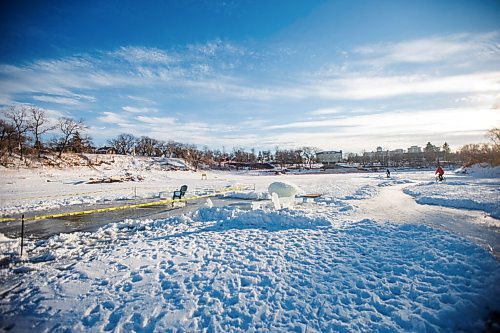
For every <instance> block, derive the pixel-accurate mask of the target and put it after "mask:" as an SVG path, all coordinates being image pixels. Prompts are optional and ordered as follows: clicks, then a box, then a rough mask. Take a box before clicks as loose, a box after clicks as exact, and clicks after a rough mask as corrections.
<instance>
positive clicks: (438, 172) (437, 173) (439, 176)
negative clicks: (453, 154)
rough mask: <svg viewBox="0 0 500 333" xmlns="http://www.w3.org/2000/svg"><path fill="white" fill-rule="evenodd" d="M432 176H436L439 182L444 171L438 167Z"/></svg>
mask: <svg viewBox="0 0 500 333" xmlns="http://www.w3.org/2000/svg"><path fill="white" fill-rule="evenodd" d="M434 174H435V175H438V179H439V181H443V175H444V170H443V168H441V166H440V165H438V167H437V169H436V172H435V173H434Z"/></svg>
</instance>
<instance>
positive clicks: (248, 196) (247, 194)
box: [223, 191, 270, 200]
mask: <svg viewBox="0 0 500 333" xmlns="http://www.w3.org/2000/svg"><path fill="white" fill-rule="evenodd" d="M223 197H224V198H228V199H229V198H230V199H243V200H269V199H270V196H269V193H267V192H255V191H232V192H227V193H225V194H223Z"/></svg>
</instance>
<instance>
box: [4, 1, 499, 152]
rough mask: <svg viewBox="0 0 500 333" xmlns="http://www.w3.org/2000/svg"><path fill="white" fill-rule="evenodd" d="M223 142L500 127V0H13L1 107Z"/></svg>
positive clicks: (349, 141)
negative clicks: (32, 108) (35, 108)
mask: <svg viewBox="0 0 500 333" xmlns="http://www.w3.org/2000/svg"><path fill="white" fill-rule="evenodd" d="M17 104H29V105H35V106H38V107H40V108H43V109H46V110H47V113H48V114H49V115H50V117H52V118H53V119H56V118H58V117H61V116H65V117H72V118H75V119H80V118H82V119H84V120H85V123H86V124H87V125H88V129H87V133H88V134H89V135H90V136H91V137H92V138H93V140H94V142H95V143H96V144H97V145H104V144H106V142H107V140H109V139H112V138H114V137H116V136H117V135H119V134H121V133H130V134H133V135H135V136H138V137H140V136H143V135H146V136H150V137H153V138H156V139H159V140H165V141H168V140H174V141H179V142H183V143H190V144H196V145H198V146H199V147H204V146H207V147H209V148H213V149H223V148H224V149H226V150H230V149H232V148H236V147H237V148H240V147H241V148H244V149H251V148H255V149H258V150H259V149H271V150H273V149H275V148H276V147H279V148H299V147H302V146H313V147H317V148H319V149H321V150H343V151H344V152H357V153H359V152H363V151H372V150H375V149H376V147H378V146H381V147H383V148H384V149H389V150H392V149H398V148H402V149H407V148H408V147H410V146H413V145H418V146H425V144H426V143H427V142H429V141H430V142H431V143H433V144H435V145H438V146H440V145H442V144H443V143H444V142H447V143H448V144H449V145H450V146H451V148H452V149H458V148H459V147H460V146H462V145H464V144H467V143H478V142H487V138H486V137H485V132H486V131H487V130H488V129H491V128H493V127H500V2H499V1H497V0H491V1H489V0H488V1H487V0H477V1H462V0H450V1H425V0H423V1H390V0H380V1H363V0H352V1H349V0H346V1H340V0H339V1H333V0H331V1H325V0H309V1H306V0H304V1H298V0H283V1H281V0H280V1H278V0H276V1H272V0H267V1H264V0H263V1H259V0H253V1H252V0H240V1H236V0H235V1H232V0H205V1H204V0H198V1H197V0H193V1H182V0H166V1H144V2H139V1H132V0H124V1H118V0H116V1H115V0H110V1H94V0H89V1H50V0H49V1H27V0H26V1H23V0H20V1H11V2H9V1H2V2H1V4H0V107H1V108H5V107H8V106H11V105H17Z"/></svg>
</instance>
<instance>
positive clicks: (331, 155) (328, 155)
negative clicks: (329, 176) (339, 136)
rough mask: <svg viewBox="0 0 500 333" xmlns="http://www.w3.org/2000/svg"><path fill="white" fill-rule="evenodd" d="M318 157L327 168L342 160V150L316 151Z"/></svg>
mask: <svg viewBox="0 0 500 333" xmlns="http://www.w3.org/2000/svg"><path fill="white" fill-rule="evenodd" d="M316 158H317V159H318V162H320V163H322V164H323V166H324V167H325V168H327V167H329V166H333V165H335V164H336V163H339V162H341V161H342V150H339V151H335V150H331V151H320V152H317V153H316Z"/></svg>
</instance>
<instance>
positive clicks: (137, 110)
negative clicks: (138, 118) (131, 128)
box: [122, 106, 158, 113]
mask: <svg viewBox="0 0 500 333" xmlns="http://www.w3.org/2000/svg"><path fill="white" fill-rule="evenodd" d="M122 110H123V111H125V112H130V113H155V112H158V109H155V108H147V107H143V108H138V107H135V106H124V107H122Z"/></svg>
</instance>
